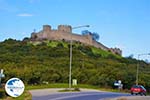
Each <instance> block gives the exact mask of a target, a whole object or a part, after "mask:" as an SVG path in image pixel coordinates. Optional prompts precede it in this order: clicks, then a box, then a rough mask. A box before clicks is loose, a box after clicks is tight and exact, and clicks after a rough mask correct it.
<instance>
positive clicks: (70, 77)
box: [69, 25, 90, 90]
mask: <svg viewBox="0 0 150 100" xmlns="http://www.w3.org/2000/svg"><path fill="white" fill-rule="evenodd" d="M81 27H90V26H89V25H82V26H77V27H73V28H72V29H77V28H81ZM71 32H72V31H71ZM71 80H72V34H70V63H69V90H71Z"/></svg>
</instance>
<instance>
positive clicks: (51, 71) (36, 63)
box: [0, 39, 150, 88]
mask: <svg viewBox="0 0 150 100" xmlns="http://www.w3.org/2000/svg"><path fill="white" fill-rule="evenodd" d="M69 47H70V44H69V43H68V42H64V41H45V42H29V41H17V40H13V39H8V40H5V41H3V42H1V43H0V69H1V68H3V69H4V73H5V75H6V77H5V78H3V80H2V81H3V82H6V80H8V79H9V78H11V77H18V78H21V79H22V80H23V81H24V82H25V83H26V84H42V83H44V82H49V83H68V75H69ZM137 63H138V61H137V60H136V59H132V58H130V57H129V58H123V57H121V56H119V55H114V54H112V53H111V52H107V51H103V50H101V49H98V48H95V47H92V46H87V45H83V44H81V43H79V42H73V61H72V78H73V79H77V80H78V83H83V84H92V85H97V86H105V87H113V83H114V82H115V81H116V80H122V82H123V84H124V87H125V88H129V87H130V86H131V85H133V84H135V80H136V67H137ZM139 63H140V70H139V83H140V84H143V85H145V86H147V87H149V86H150V85H149V83H150V80H149V79H150V74H149V73H150V65H149V64H147V63H145V62H143V61H139Z"/></svg>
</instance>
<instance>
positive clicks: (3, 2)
mask: <svg viewBox="0 0 150 100" xmlns="http://www.w3.org/2000/svg"><path fill="white" fill-rule="evenodd" d="M47 24H48V25H51V26H52V28H53V29H57V26H58V25H60V24H63V25H71V26H72V27H76V26H80V25H90V27H89V28H80V29H79V28H78V29H75V30H73V33H78V34H81V31H83V30H89V31H91V32H96V33H98V34H99V35H100V39H99V42H101V43H103V44H104V45H106V46H107V47H113V48H114V47H118V48H120V49H121V50H122V51H123V54H122V55H123V56H124V57H127V56H130V55H131V54H133V55H134V58H137V56H138V54H143V53H144V54H147V53H150V45H149V43H150V39H149V37H150V0H0V41H4V40H5V39H8V38H13V39H17V40H22V39H23V38H24V37H30V35H31V33H32V32H33V30H34V29H35V30H36V31H37V32H38V31H40V30H42V26H43V25H47ZM140 59H144V60H145V59H148V60H150V55H142V56H140Z"/></svg>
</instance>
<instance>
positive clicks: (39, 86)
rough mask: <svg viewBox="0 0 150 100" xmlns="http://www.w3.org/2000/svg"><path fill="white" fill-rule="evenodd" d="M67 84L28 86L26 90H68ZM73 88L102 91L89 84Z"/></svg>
mask: <svg viewBox="0 0 150 100" xmlns="http://www.w3.org/2000/svg"><path fill="white" fill-rule="evenodd" d="M68 87H69V85H68V84H67V83H55V84H42V85H27V86H26V90H34V89H45V88H68ZM72 88H87V89H100V88H99V87H98V86H92V85H87V84H78V85H77V86H72Z"/></svg>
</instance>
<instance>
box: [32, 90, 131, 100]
mask: <svg viewBox="0 0 150 100" xmlns="http://www.w3.org/2000/svg"><path fill="white" fill-rule="evenodd" d="M30 92H31V94H32V100H106V99H108V98H116V97H120V96H130V94H125V93H114V92H102V91H88V90H86V91H81V92H71V93H64V92H63V93H60V92H54V93H50V92H49V93H47V92H48V91H47V90H46V91H45V93H44V91H42V92H41V91H30Z"/></svg>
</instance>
